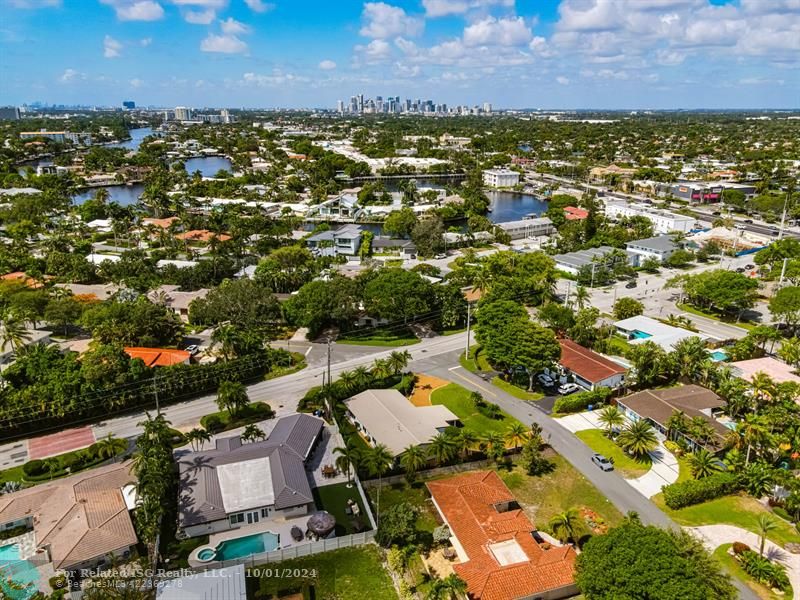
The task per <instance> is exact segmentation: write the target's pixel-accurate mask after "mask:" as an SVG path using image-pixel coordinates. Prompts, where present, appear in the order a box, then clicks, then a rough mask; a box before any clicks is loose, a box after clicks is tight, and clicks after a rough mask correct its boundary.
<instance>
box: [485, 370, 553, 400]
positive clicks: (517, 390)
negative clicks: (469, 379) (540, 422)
mask: <svg viewBox="0 0 800 600" xmlns="http://www.w3.org/2000/svg"><path fill="white" fill-rule="evenodd" d="M492 384H493V385H496V386H497V387H499V388H500V389H501V390H503V391H504V392H506V393H507V394H511V395H512V396H514V398H519V399H520V400H526V401H534V402H535V401H536V400H541V399H542V398H544V394H542V393H541V392H529V391H528V390H523V389H522V388H521V387H517V386H516V385H514V384H513V383H510V382H508V381H506V380H504V379H503V378H502V377H500V376H499V375H498V376H497V377H495V378H494V379H492Z"/></svg>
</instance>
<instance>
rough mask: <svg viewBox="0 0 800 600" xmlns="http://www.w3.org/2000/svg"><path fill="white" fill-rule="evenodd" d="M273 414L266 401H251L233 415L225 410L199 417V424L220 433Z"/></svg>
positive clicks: (209, 430) (262, 419) (211, 431)
mask: <svg viewBox="0 0 800 600" xmlns="http://www.w3.org/2000/svg"><path fill="white" fill-rule="evenodd" d="M274 416H275V411H274V410H272V407H271V406H270V405H269V404H267V403H266V402H251V403H250V404H248V405H247V406H245V407H244V408H242V409H241V410H240V411H239V412H238V413H236V416H235V417H232V416H231V415H230V413H229V412H228V411H227V410H223V411H220V412H215V413H211V414H209V415H205V416H204V417H202V418H201V419H200V425H202V426H203V429H205V430H206V431H208V432H210V433H220V432H222V431H226V430H228V429H235V428H237V427H242V426H244V425H249V424H250V423H256V422H258V421H265V420H266V419H271V418H273V417H274Z"/></svg>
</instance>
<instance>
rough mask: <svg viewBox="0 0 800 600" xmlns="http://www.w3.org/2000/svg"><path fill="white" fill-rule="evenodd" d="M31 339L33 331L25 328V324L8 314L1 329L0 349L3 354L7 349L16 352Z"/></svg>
mask: <svg viewBox="0 0 800 600" xmlns="http://www.w3.org/2000/svg"><path fill="white" fill-rule="evenodd" d="M30 339H31V331H30V330H29V329H28V328H27V327H25V323H24V322H23V321H21V320H19V319H17V318H16V317H14V316H13V315H11V314H8V313H7V314H6V315H4V317H3V320H2V327H0V349H2V350H3V352H5V351H6V348H11V351H12V352H16V351H17V350H19V349H20V348H21V347H22V346H24V345H25V344H26V343H27V342H29V341H30Z"/></svg>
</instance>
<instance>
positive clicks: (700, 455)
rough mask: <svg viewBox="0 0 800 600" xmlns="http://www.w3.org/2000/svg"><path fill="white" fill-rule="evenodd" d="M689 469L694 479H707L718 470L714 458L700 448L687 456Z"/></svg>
mask: <svg viewBox="0 0 800 600" xmlns="http://www.w3.org/2000/svg"><path fill="white" fill-rule="evenodd" d="M689 468H690V469H691V471H692V477H694V478H695V479H702V478H703V477H708V476H709V475H711V474H712V473H716V472H717V471H719V470H720V467H719V462H718V461H717V459H716V457H715V456H714V455H713V454H711V452H709V451H708V450H706V449H705V448H700V449H699V450H698V451H697V452H694V453H692V454H691V455H690V456H689Z"/></svg>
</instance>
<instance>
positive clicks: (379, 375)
mask: <svg viewBox="0 0 800 600" xmlns="http://www.w3.org/2000/svg"><path fill="white" fill-rule="evenodd" d="M392 374H393V370H392V367H390V366H389V363H388V362H387V361H386V360H382V359H380V358H376V359H375V361H374V362H373V363H372V376H373V377H374V378H375V379H386V378H387V377H389V376H391V375H392Z"/></svg>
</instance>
